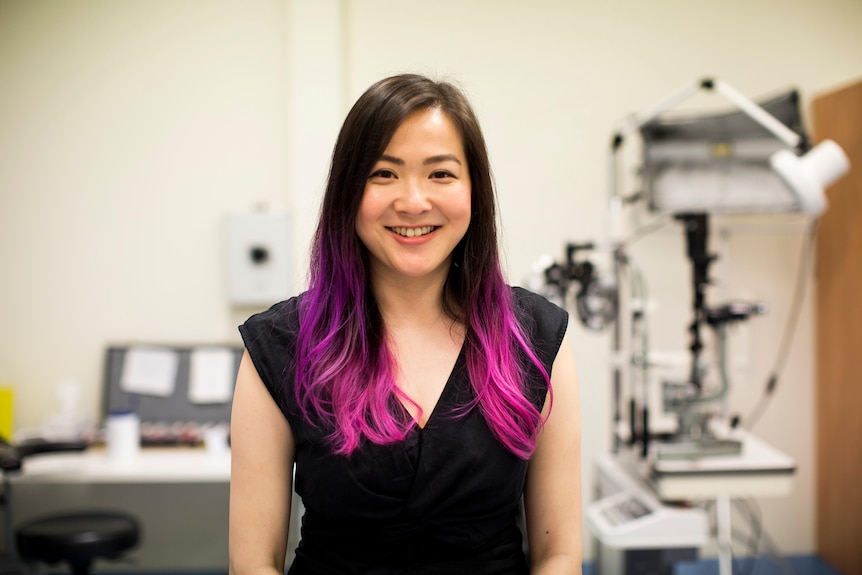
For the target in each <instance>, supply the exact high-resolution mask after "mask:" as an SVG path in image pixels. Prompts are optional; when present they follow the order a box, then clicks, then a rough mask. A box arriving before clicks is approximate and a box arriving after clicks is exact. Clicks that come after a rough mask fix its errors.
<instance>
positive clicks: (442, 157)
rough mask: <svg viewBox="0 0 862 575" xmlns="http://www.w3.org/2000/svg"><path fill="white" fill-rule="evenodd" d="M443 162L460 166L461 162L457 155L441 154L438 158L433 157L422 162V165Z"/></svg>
mask: <svg viewBox="0 0 862 575" xmlns="http://www.w3.org/2000/svg"><path fill="white" fill-rule="evenodd" d="M441 162H455V163H456V164H460V163H461V160H460V159H459V158H458V156H456V155H455V154H440V155H438V156H431V157H430V158H425V161H424V162H422V165H425V166H427V165H429V164H439V163H441Z"/></svg>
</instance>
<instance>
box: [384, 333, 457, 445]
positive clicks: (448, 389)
mask: <svg viewBox="0 0 862 575" xmlns="http://www.w3.org/2000/svg"><path fill="white" fill-rule="evenodd" d="M464 348H465V343H462V344H461V349H460V350H459V351H458V357H456V358H455V363H454V364H453V365H452V369H451V370H450V371H449V377H448V378H447V379H446V383H445V384H443V389H442V390H440V395H439V396H437V402H436V403H435V404H434V407H432V408H431V412H430V413H429V414H428V418H427V419H426V420H425V425H420V424H419V420H418V419H416V418H415V417H413V415H412V414H411V413H410V411H409V410H408V409H407V406H405V405H404V402H403V401H401V399H400V398H397V397H396V401H397V403H398V406H399V407H400V408H401V412H402V413H403V414H404V415H405V416H406V417H407V418H408V419H409V420H410V421H412V422H413V424H414V427H415V429H416V430H417V431H419V432H423V431H426V430H427V429H428V428H429V426H430V425H431V423H432V422H436V420H437V419H438V418H439V417H440V416H439V415H438V412H439V411H440V410H441V409H443V408H442V405H443V404H444V403H446V401H445V400H446V399H447V396H448V395H450V394H451V393H452V387H453V386H454V385H455V375H456V373H457V372H458V371H459V369H460V367H461V365H462V364H463V363H464V361H465V353H464Z"/></svg>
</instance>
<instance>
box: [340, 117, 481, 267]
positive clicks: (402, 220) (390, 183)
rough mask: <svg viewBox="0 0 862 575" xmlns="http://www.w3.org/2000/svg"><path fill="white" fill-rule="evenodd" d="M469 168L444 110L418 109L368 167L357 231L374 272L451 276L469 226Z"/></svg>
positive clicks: (462, 148)
mask: <svg viewBox="0 0 862 575" xmlns="http://www.w3.org/2000/svg"><path fill="white" fill-rule="evenodd" d="M470 193H471V186H470V171H469V166H468V165H467V158H466V156H465V154H464V144H463V142H462V139H461V135H460V133H459V132H458V129H457V128H456V127H455V124H454V123H453V122H452V120H451V119H450V118H449V116H448V115H446V113H445V112H443V111H441V110H439V109H437V108H430V109H425V110H418V111H416V112H413V113H412V114H410V115H409V116H407V118H405V120H404V121H403V122H402V123H401V125H400V126H399V127H398V129H397V130H396V131H395V134H393V136H392V139H391V140H390V141H389V144H388V145H387V146H386V150H385V151H384V152H383V155H382V156H381V157H380V158H379V159H378V160H377V163H375V164H374V166H373V168H372V169H371V173H370V174H369V175H368V179H367V180H366V183H365V191H364V193H363V195H362V202H361V204H360V206H359V212H358V213H357V215H356V233H357V234H358V236H359V239H360V240H361V241H362V243H363V244H365V247H366V248H368V251H369V252H370V254H371V277H372V279H375V280H377V279H381V278H383V277H387V276H391V277H392V278H393V279H404V278H424V277H427V278H429V279H437V280H440V281H442V279H445V277H446V274H448V271H449V263H450V260H451V256H452V250H453V249H455V246H456V245H458V242H460V241H461V239H462V238H463V237H464V234H466V233H467V228H468V227H469V226H470Z"/></svg>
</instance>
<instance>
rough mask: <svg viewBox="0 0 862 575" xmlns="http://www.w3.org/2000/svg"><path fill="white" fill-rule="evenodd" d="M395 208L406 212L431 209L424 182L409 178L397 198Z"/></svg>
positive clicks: (419, 211)
mask: <svg viewBox="0 0 862 575" xmlns="http://www.w3.org/2000/svg"><path fill="white" fill-rule="evenodd" d="M394 207H395V209H396V210H397V211H399V212H405V213H421V212H424V211H427V210H430V209H431V202H430V201H429V199H428V193H427V190H426V189H425V186H424V182H422V181H417V180H415V179H412V178H410V179H407V180H405V181H404V185H403V186H402V187H401V190H400V193H399V194H398V197H397V198H396V200H395V206H394Z"/></svg>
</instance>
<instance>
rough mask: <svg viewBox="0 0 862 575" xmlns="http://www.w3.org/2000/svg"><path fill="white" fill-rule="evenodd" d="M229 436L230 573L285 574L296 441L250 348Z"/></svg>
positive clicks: (242, 365) (241, 369)
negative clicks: (250, 353) (255, 364)
mask: <svg viewBox="0 0 862 575" xmlns="http://www.w3.org/2000/svg"><path fill="white" fill-rule="evenodd" d="M230 440H231V477H230V530H229V534H230V535H229V536H230V544H229V548H230V573H231V575H282V574H283V573H284V555H285V550H286V548H287V531H288V525H289V520H290V498H291V494H292V493H293V458H294V452H295V445H294V442H293V435H292V433H291V431H290V425H289V424H288V423H287V420H286V419H285V418H284V415H283V414H282V413H281V410H280V409H279V408H278V406H277V405H276V403H275V401H274V400H273V398H272V396H271V395H270V394H269V392H268V391H267V389H266V387H265V386H264V383H263V381H262V380H261V379H260V375H258V373H257V369H255V367H254V364H253V363H252V361H251V358H250V357H249V355H248V352H245V354H244V355H243V358H242V362H241V363H240V366H239V373H238V374H237V380H236V390H235V391H234V397H233V407H232V411H231V419H230Z"/></svg>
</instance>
